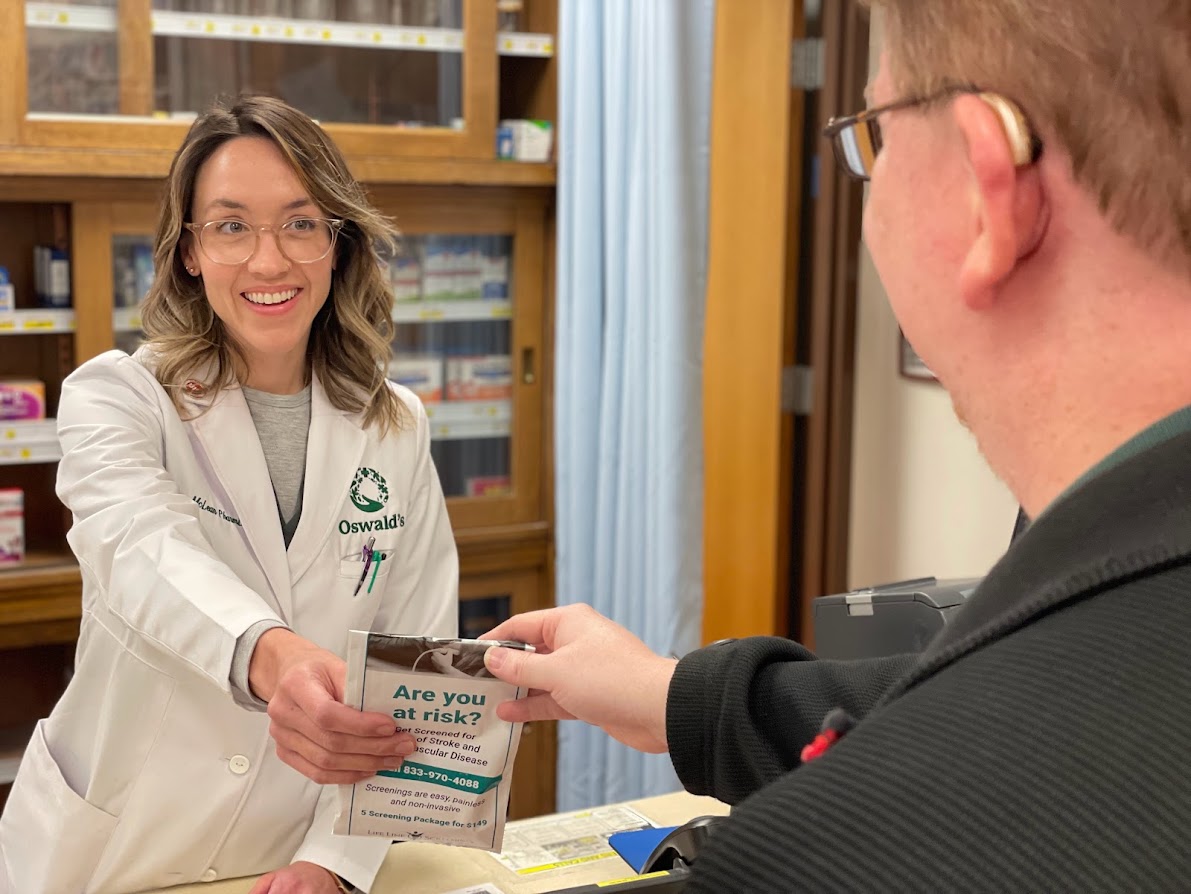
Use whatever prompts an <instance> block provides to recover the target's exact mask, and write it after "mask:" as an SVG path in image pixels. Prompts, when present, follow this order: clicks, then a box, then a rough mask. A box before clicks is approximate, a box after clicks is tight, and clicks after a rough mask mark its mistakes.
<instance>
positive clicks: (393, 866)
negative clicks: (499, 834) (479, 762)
mask: <svg viewBox="0 0 1191 894" xmlns="http://www.w3.org/2000/svg"><path fill="white" fill-rule="evenodd" d="M624 806H627V807H630V808H632V809H633V810H635V811H637V812H638V813H640V814H641V815H642V816H644V817H646V818H647V819H649V820H650V821H652V822H653V823H654V825H657V826H674V825H679V824H681V823H684V822H686V821H687V820H688V819H690V818H691V817H694V816H701V815H703V814H721V815H722V814H726V813H727V812H728V805H727V804H723V803H721V802H720V801H716V800H715V799H713V798H703V797H698V796H696V795H691V794H688V793H687V792H675V793H673V794H669V795H659V796H657V797H653V798H643V799H641V800H639V801H629V802H627V803H626V804H625V805H624ZM573 815H574V814H554V815H553V816H554V817H556V818H559V819H565V818H566V817H568V816H573ZM543 819H544V818H543V817H536V818H534V819H528V820H518V821H514V822H511V823H509V824H508V825H507V826H506V827H505V839H506V842H507V840H508V837H509V834H510V833H511V832H513V831H514V830H516V829H517V827H518V826H524V825H525V824H528V823H541V822H542V821H543ZM628 875H632V870H630V869H629V868H628V866H627V865H626V864H625V863H624V862H623V861H622V860H620V858H618V857H606V858H603V859H597V860H591V861H589V862H582V863H579V864H578V865H575V866H568V867H566V868H562V869H550V870H547V871H541V872H532V873H528V874H518V873H515V872H513V871H512V870H511V869H508V868H506V867H505V866H504V865H503V864H501V863H500V862H498V861H497V860H496V858H495V856H494V855H493V854H490V853H488V852H487V851H480V850H472V849H468V848H458V847H446V846H444V845H438V844H422V843H418V842H405V843H402V844H395V845H393V847H392V849H391V850H390V851H389V855H388V856H387V857H386V858H385V862H384V864H383V865H382V866H381V869H380V873H379V874H378V875H377V877H376V884H374V885H373V886H372V894H447V892H450V891H456V890H458V889H460V888H466V887H468V886H469V885H478V884H481V883H483V882H489V883H491V884H493V885H495V886H496V887H497V888H498V889H499V890H500V891H501V892H503V894H541V892H544V891H553V890H556V889H558V888H562V887H567V886H573V885H583V884H591V883H593V882H602V881H609V880H611V879H618V878H624V877H625V876H628ZM255 881H256V880H255V878H240V879H228V880H226V881H219V882H209V883H200V884H194V885H180V886H178V887H176V888H167V889H165V892H164V894H248V892H249V891H250V890H251V889H252V885H253V883H254V882H255Z"/></svg>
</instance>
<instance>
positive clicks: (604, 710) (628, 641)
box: [483, 605, 677, 753]
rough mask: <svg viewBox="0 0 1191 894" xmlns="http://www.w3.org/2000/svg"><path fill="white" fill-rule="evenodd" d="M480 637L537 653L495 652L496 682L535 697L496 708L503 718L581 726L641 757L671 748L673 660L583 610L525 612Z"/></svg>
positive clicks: (490, 658)
mask: <svg viewBox="0 0 1191 894" xmlns="http://www.w3.org/2000/svg"><path fill="white" fill-rule="evenodd" d="M483 639H505V640H516V641H518V642H523V643H529V644H530V645H532V646H533V647H534V648H535V649H537V652H536V653H533V652H521V651H518V650H516V649H501V648H492V649H489V650H488V651H487V653H486V654H485V656H484V662H485V664H486V665H487V666H488V670H490V671H491V672H492V673H493V675H494V676H496V677H499V678H500V679H502V680H504V681H505V682H507V683H513V684H516V685H518V686H524V687H526V688H528V689H529V690H530V694H529V695H528V696H527V697H526V698H523V699H518V700H517V701H512V702H505V703H504V704H502V705H500V706H499V707H498V708H497V712H496V713H497V716H499V717H500V718H501V719H502V720H509V721H514V722H526V721H530V720H583V721H585V722H587V723H590V724H593V725H595V726H598V727H600V728H601V729H603V730H604V731H605V732H606V733H608V735H610V736H612V737H613V738H614V739H616V740H617V741H619V742H623V743H624V744H626V745H628V746H629V747H631V748H636V749H637V750H638V751H648V752H654V753H656V752H662V751H666V750H667V744H666V695H667V694H668V693H669V691H670V679H671V677H673V676H674V667H675V665H676V664H677V662H676V661H673V660H671V659H667V658H661V657H659V656H658V655H655V654H654V653H653V652H651V651H650V650H649V648H648V647H647V646H646V645H645V643H643V642H641V640H639V639H637V637H635V636H633V634H631V633H629V631H627V630H625V629H624V628H623V627H621V626H620V625H619V624H615V623H613V622H612V621H609V620H608V619H607V618H605V617H603V616H602V615H600V614H598V613H596V612H595V611H594V610H593V609H592V608H591V607H589V606H586V605H571V606H567V607H565V608H552V609H548V610H546V611H537V612H528V613H526V614H524V615H518V616H516V617H514V618H510V619H509V620H507V621H505V622H504V623H503V624H501V625H500V626H498V627H496V628H495V629H494V630H492V631H490V632H489V633H486V634H485V635H484V636H483Z"/></svg>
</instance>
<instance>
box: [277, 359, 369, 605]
mask: <svg viewBox="0 0 1191 894" xmlns="http://www.w3.org/2000/svg"><path fill="white" fill-rule="evenodd" d="M310 392H311V393H310V435H309V437H308V438H307V447H306V476H305V482H304V483H303V487H302V517H301V519H300V520H299V521H298V529H297V530H296V531H295V532H294V537H293V539H292V540H291V541H290V545H289V553H288V559H289V575H290V580H291V581H293V583H294V584H295V585H296V584H297V582H298V580H299V578H301V577H302V575H303V574H305V573H306V572H307V571H308V570H309V569H310V565H311V563H313V562H314V560H315V558H316V557H317V556H318V554H319V552H321V550H322V546H323V544H324V543H325V542H326V539H327V538H328V537H329V536H331V534H332V533H333V532H334V529H335V525H336V524H337V523H338V521H339V519H340V518H341V517H342V516H343V512H344V503H345V501H346V500H347V495H348V491H349V490H350V488H351V483H352V478H353V477H354V476H355V474H356V468H357V467H358V466H359V465H360V461H361V460H362V459H363V457H364V446H365V444H366V443H367V440H368V436H367V435H366V434H365V433H364V430H363V429H362V428H360V424H359V422H358V420H357V418H356V416H354V415H353V414H351V413H347V412H344V411H343V410H340V409H338V408H337V407H335V406H333V405H332V404H331V402H330V401H329V400H328V399H327V393H326V392H325V391H324V390H323V387H322V384H321V383H320V382H319V381H318V377H317V376H315V377H314V382H313V384H312V386H311V389H310Z"/></svg>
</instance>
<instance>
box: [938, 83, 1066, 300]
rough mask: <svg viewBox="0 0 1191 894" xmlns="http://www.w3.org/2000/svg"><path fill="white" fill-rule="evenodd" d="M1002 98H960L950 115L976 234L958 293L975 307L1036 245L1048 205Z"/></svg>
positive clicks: (992, 294)
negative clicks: (964, 159)
mask: <svg viewBox="0 0 1191 894" xmlns="http://www.w3.org/2000/svg"><path fill="white" fill-rule="evenodd" d="M998 103H1005V100H1002V99H1001V98H1000V97H990V98H986V97H983V96H980V95H967V96H960V97H958V98H957V99H956V100H955V102H954V104H953V115H954V116H955V122H956V125H957V126H958V127H959V131H960V134H961V135H962V136H963V139H964V146H965V149H966V152H967V156H968V167H969V170H970V172H971V178H972V179H971V190H972V205H973V213H974V214H975V216H976V235H975V238H974V239H973V241H972V244H971V246H970V247H969V249H968V253H967V256H966V257H965V258H964V262H963V266H962V267H961V269H960V274H959V287H960V295H961V297H962V298H963V300H964V303H965V304H967V305H968V306H969V307H971V308H972V309H974V310H979V309H982V308H985V307H987V306H989V305H991V304H992V303H993V301H994V300H995V299H996V296H997V293H998V291H999V289H1000V286H1001V285H1002V284H1003V283H1004V281H1005V280H1006V279H1007V278H1008V277H1009V274H1010V273H1012V272H1013V269H1014V268H1015V267H1016V266H1017V263H1018V261H1019V260H1021V259H1022V258H1024V257H1025V256H1026V255H1028V254H1029V253H1030V252H1031V251H1033V250H1034V248H1035V247H1036V246H1037V243H1038V240H1039V238H1040V237H1041V234H1042V232H1043V229H1044V227H1045V218H1046V207H1045V197H1044V196H1043V193H1042V184H1041V180H1040V178H1039V176H1038V171H1037V168H1036V167H1033V166H1030V165H1029V158H1028V154H1027V155H1025V156H1024V157H1023V146H1022V141H1023V139H1024V140H1025V141H1026V142H1025V146H1026V147H1027V152H1028V146H1029V142H1028V141H1029V136H1028V133H1024V132H1023V131H1021V130H1020V129H1018V127H1019V126H1024V123H1023V122H1021V121H1020V116H1018V117H1017V120H1015V118H1014V117H1013V112H1014V110H1012V107H1008V106H1007V105H1006V106H1000V105H998Z"/></svg>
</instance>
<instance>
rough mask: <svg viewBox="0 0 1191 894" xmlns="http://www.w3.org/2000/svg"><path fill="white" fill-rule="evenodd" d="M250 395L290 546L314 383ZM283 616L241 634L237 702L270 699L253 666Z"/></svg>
mask: <svg viewBox="0 0 1191 894" xmlns="http://www.w3.org/2000/svg"><path fill="white" fill-rule="evenodd" d="M241 388H242V390H243V392H244V400H245V401H246V402H247V403H248V412H249V413H251V414H252V422H253V424H254V425H255V426H256V433H257V436H258V437H259V438H260V442H261V448H262V449H263V450H264V452H265V465H267V466H268V467H269V478H270V479H271V480H272V482H273V493H274V495H275V496H276V498H277V514H278V516H279V517H280V519H281V533H282V536H283V537H285V546H286V549H288V548H289V544H290V541H291V540H293V537H294V531H296V530H297V528H298V519H299V518H301V517H302V484H303V482H304V480H305V478H306V441H307V439H308V438H309V436H310V386H309V385H307V386H306V387H305V388H303V389H302V390H301V391H299V392H298V393H297V394H269V393H268V392H266V391H257V390H256V389H255V388H244V387H243V386H241ZM284 626H285V625H284V624H282V623H281V622H280V621H257V622H256V623H255V624H253V625H252V626H251V627H249V628H248V629H247V630H245V631H244V632H243V633H242V634H240V636H239V638H238V639H237V640H236V649H235V651H234V652H233V653H232V667H231V684H232V686H233V687H235V689H236V690H238V691H239V694H240V697H239V698H237V702H238V703H239V704H241V705H243V706H244V707H246V708H252V709H255V710H258V711H263V710H264V709H265V708H266V707H267V705H266V704H265V702H263V701H261V700H260V699H259V698H257V697H256V696H255V695H253V694H252V689H251V688H250V687H249V684H248V669H249V666H250V665H251V662H252V653H253V650H254V649H256V644H257V641H258V640H260V638H261V637H262V636H263V635H264V634H265V633H266V632H267V631H269V630H271V629H273V628H274V627H284Z"/></svg>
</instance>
